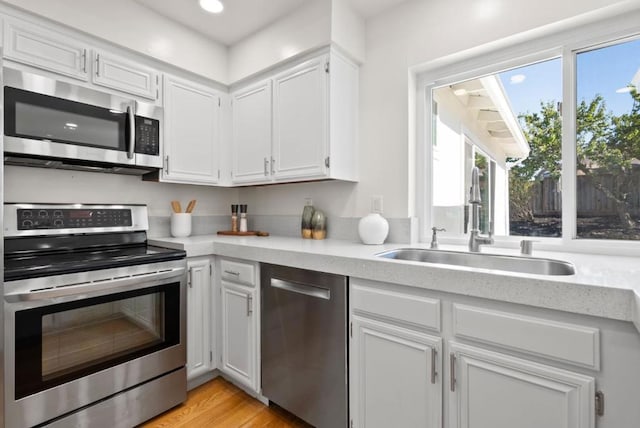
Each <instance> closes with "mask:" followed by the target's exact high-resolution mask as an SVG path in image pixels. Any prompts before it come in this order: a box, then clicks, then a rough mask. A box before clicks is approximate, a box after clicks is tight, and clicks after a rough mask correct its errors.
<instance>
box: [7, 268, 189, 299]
mask: <svg viewBox="0 0 640 428" xmlns="http://www.w3.org/2000/svg"><path fill="white" fill-rule="evenodd" d="M185 272H186V269H185V268H184V267H179V268H171V269H167V270H161V271H156V272H150V273H143V274H135V275H131V276H127V277H120V278H112V279H105V280H96V281H87V282H83V283H80V284H74V285H67V286H59V287H53V288H47V289H40V290H31V291H29V292H27V293H14V294H12V293H9V294H6V295H5V300H6V301H7V302H8V303H17V302H32V301H39V300H52V299H58V298H62V297H72V296H81V297H83V298H84V297H92V295H95V294H98V295H102V294H105V293H104V292H105V291H108V292H119V291H129V290H138V289H141V288H147V287H150V285H149V283H150V282H152V281H153V282H155V281H161V280H166V279H171V278H175V279H176V280H177V281H180V280H182V277H184V274H185Z"/></svg>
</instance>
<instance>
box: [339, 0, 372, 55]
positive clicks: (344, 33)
mask: <svg viewBox="0 0 640 428" xmlns="http://www.w3.org/2000/svg"><path fill="white" fill-rule="evenodd" d="M365 37H366V36H365V21H364V19H363V18H362V17H361V16H360V15H358V14H357V13H356V12H355V11H354V10H353V8H352V6H351V0H332V2H331V41H332V42H333V43H334V44H335V45H337V46H339V47H340V48H341V49H342V50H343V51H344V52H345V53H347V54H348V55H349V56H350V57H351V58H352V59H353V60H354V61H356V62H357V63H358V64H362V63H363V62H364V61H365V55H366V52H365Z"/></svg>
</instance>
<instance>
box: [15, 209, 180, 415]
mask: <svg viewBox="0 0 640 428" xmlns="http://www.w3.org/2000/svg"><path fill="white" fill-rule="evenodd" d="M147 229H148V221H147V209H146V206H142V205H81V204H74V205H54V204H48V205H40V204H38V205H36V204H5V206H4V236H5V240H4V244H5V258H4V266H5V270H4V281H5V282H4V299H5V320H6V322H5V339H4V341H5V352H6V356H5V374H6V376H5V421H6V425H7V426H10V427H31V426H34V425H39V424H43V423H46V424H47V425H48V426H49V425H50V426H58V427H69V426H74V427H85V426H86V427H89V426H91V427H96V426H110V427H129V426H133V425H136V424H138V423H141V422H143V421H145V420H147V419H149V418H151V417H153V416H155V415H157V414H159V413H161V412H163V411H164V410H167V409H169V408H171V407H173V406H175V405H177V404H179V403H181V402H183V401H184V400H185V399H186V371H185V361H186V346H185V340H186V328H185V327H186V326H185V324H186V321H185V320H186V318H185V307H186V306H185V305H186V303H185V302H186V299H185V293H186V288H185V287H186V258H185V257H186V254H185V253H184V251H179V250H172V249H166V248H158V247H152V246H148V245H147V242H146V230H147Z"/></svg>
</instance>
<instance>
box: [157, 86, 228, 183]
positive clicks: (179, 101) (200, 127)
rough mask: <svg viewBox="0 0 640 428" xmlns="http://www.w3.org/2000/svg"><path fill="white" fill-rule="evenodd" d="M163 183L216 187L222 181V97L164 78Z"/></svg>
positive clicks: (213, 91) (202, 87) (201, 87)
mask: <svg viewBox="0 0 640 428" xmlns="http://www.w3.org/2000/svg"><path fill="white" fill-rule="evenodd" d="M164 101H165V110H164V155H165V159H164V169H163V174H162V181H170V182H176V183H188V184H216V183H217V182H218V179H219V169H218V168H219V126H218V124H219V121H220V94H219V93H218V92H217V91H215V90H213V89H211V88H208V87H206V86H203V85H198V84H195V83H193V82H190V81H188V80H184V79H180V78H177V77H174V76H169V75H165V79H164Z"/></svg>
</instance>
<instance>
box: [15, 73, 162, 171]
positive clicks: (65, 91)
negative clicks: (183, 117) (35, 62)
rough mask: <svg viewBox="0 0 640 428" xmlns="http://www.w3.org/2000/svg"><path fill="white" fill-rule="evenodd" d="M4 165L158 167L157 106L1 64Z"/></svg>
mask: <svg viewBox="0 0 640 428" xmlns="http://www.w3.org/2000/svg"><path fill="white" fill-rule="evenodd" d="M3 75H4V76H3V77H4V83H3V86H4V152H5V153H4V154H5V162H6V163H8V164H26V165H31V166H43V167H47V166H49V167H58V168H67V169H88V170H96V169H101V170H107V171H108V170H111V172H120V173H132V174H142V173H145V172H149V171H153V170H157V169H159V168H162V127H161V120H162V114H163V110H162V108H161V107H159V106H157V105H155V104H152V103H145V102H140V101H137V100H134V99H130V98H125V97H121V96H117V95H113V94H109V93H106V92H100V91H96V90H94V89H90V88H86V87H82V86H77V85H73V84H70V83H67V82H63V81H59V80H56V79H52V78H49V77H45V76H41V75H38V74H34V73H30V72H26V71H20V70H16V69H13V68H8V67H5V68H3Z"/></svg>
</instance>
